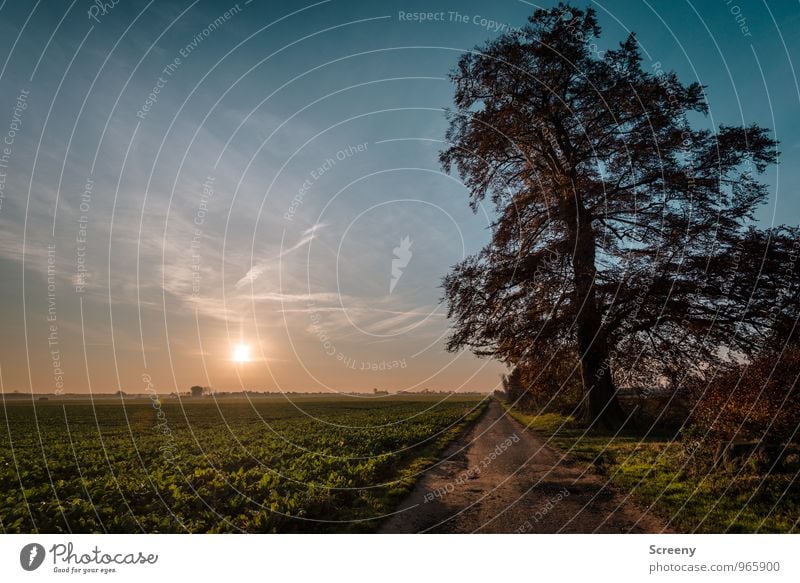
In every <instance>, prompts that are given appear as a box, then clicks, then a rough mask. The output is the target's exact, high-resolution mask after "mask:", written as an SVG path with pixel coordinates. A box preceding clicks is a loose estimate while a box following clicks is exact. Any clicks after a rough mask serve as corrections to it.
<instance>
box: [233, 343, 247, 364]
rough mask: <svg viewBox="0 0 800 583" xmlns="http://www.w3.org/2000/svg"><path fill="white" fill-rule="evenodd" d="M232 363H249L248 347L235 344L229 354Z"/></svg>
mask: <svg viewBox="0 0 800 583" xmlns="http://www.w3.org/2000/svg"><path fill="white" fill-rule="evenodd" d="M231 360H233V362H250V347H249V346H248V345H247V344H237V345H236V346H234V347H233V352H231Z"/></svg>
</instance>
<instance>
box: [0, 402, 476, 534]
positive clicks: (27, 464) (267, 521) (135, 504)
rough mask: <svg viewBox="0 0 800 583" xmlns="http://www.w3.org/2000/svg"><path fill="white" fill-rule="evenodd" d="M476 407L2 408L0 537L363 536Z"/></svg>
mask: <svg viewBox="0 0 800 583" xmlns="http://www.w3.org/2000/svg"><path fill="white" fill-rule="evenodd" d="M485 404H486V403H485V401H481V400H480V399H479V398H478V397H474V396H469V397H468V396H463V397H461V396H449V397H447V398H446V399H444V398H442V397H441V396H437V397H424V396H414V397H409V396H405V397H386V398H372V397H370V398H363V397H361V398H358V397H341V398H335V399H331V398H323V399H300V400H297V401H296V402H294V403H289V402H287V401H284V400H280V399H256V400H253V401H248V400H246V399H224V400H220V401H219V402H214V401H213V400H211V399H202V400H199V399H198V400H185V401H184V402H183V403H179V402H176V401H164V402H161V403H160V406H159V407H157V408H156V407H154V406H153V404H151V402H150V401H149V399H146V398H145V399H136V400H126V401H125V402H124V403H123V402H121V401H119V400H117V401H113V400H105V401H102V402H95V403H91V402H89V401H72V400H63V401H58V400H50V401H46V402H36V403H35V404H34V403H31V402H30V401H23V402H13V401H11V400H7V401H5V402H4V403H3V419H0V423H2V425H3V427H2V429H0V467H2V469H3V471H2V472H0V527H1V531H2V532H6V533H13V532H17V533H25V532H44V533H52V532H59V533H60V532H370V531H373V530H375V529H376V528H377V527H378V526H379V523H380V517H382V516H384V515H385V514H387V513H388V512H391V511H393V510H394V509H395V508H396V506H397V505H398V504H399V502H400V501H401V500H402V498H403V496H405V495H406V494H407V493H408V491H409V490H410V488H411V487H412V486H413V485H414V483H415V482H416V479H417V477H418V475H419V474H420V473H421V472H422V471H424V470H425V469H427V468H428V467H429V466H430V465H431V464H432V463H434V462H436V461H437V460H438V457H439V455H440V453H441V452H442V450H443V449H444V448H445V447H446V446H447V445H448V443H450V441H451V440H452V439H454V438H455V437H456V436H457V435H458V434H459V433H460V432H461V431H463V430H464V428H465V427H466V426H467V425H468V424H469V423H470V422H471V421H472V420H474V419H475V418H476V417H477V416H478V415H480V414H481V412H482V411H483V410H484V409H485Z"/></svg>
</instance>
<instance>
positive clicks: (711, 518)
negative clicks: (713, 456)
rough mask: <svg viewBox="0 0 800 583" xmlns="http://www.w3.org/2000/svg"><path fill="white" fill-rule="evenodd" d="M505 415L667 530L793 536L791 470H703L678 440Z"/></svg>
mask: <svg viewBox="0 0 800 583" xmlns="http://www.w3.org/2000/svg"><path fill="white" fill-rule="evenodd" d="M509 413H510V414H511V415H512V416H513V417H514V418H516V419H517V420H518V421H520V422H522V423H523V424H525V425H527V426H529V427H531V428H532V429H534V430H537V431H539V432H540V433H542V434H544V435H545V436H547V437H548V438H549V439H550V443H551V444H553V445H555V446H556V447H558V448H560V449H561V450H563V451H565V452H568V453H569V455H570V457H571V458H572V459H574V460H577V461H578V462H579V463H583V464H586V465H590V466H593V467H594V469H595V470H596V471H598V472H599V473H601V474H602V475H604V476H605V477H607V478H608V479H609V481H610V483H611V484H612V485H613V486H614V488H615V489H616V490H617V491H619V492H621V493H622V494H623V495H625V494H629V495H630V497H631V499H632V500H633V501H634V502H636V503H638V504H639V505H640V506H641V507H643V508H648V509H650V510H651V511H652V512H653V513H654V514H655V515H657V516H659V517H660V518H661V519H662V520H663V522H664V524H666V525H667V526H668V528H669V529H670V530H673V531H675V532H699V533H725V532H730V533H754V532H763V533H769V532H781V533H787V532H798V531H799V530H800V526H798V517H800V488H798V476H797V473H794V472H793V473H788V474H769V475H759V474H757V473H754V472H753V471H752V470H745V471H741V472H738V471H722V470H716V471H713V472H712V471H709V470H708V468H709V465H708V463H707V462H704V461H700V460H701V459H707V456H702V455H701V454H702V452H700V451H698V452H697V455H691V452H690V451H687V445H686V443H685V442H683V441H682V440H680V439H671V437H670V436H667V435H657V436H650V437H641V436H639V435H635V434H627V435H619V436H612V435H607V434H602V433H597V432H589V433H586V432H585V429H584V428H583V427H582V426H581V425H580V424H579V423H578V422H576V421H575V420H574V419H572V418H571V417H567V416H564V415H559V414H555V413H545V414H541V415H527V414H525V413H521V412H519V411H517V410H515V409H509Z"/></svg>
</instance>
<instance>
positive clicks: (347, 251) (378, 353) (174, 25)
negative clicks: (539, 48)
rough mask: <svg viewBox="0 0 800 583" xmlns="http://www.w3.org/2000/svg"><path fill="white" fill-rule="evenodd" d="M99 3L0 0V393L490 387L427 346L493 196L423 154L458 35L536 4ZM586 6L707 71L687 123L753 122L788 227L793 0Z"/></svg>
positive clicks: (648, 56) (336, 0) (487, 373)
mask: <svg viewBox="0 0 800 583" xmlns="http://www.w3.org/2000/svg"><path fill="white" fill-rule="evenodd" d="M102 4H103V3H102V2H97V3H95V2H90V1H89V0H74V1H72V2H70V1H69V0H64V1H62V2H45V1H33V0H26V1H13V2H10V1H2V2H0V140H2V143H1V144H0V321H2V325H3V334H0V377H2V390H3V391H4V392H12V391H15V390H16V391H24V392H27V391H31V390H33V391H35V392H43V393H52V392H69V393H75V392H77V393H89V392H91V393H106V392H113V391H117V390H124V391H126V392H132V393H141V392H144V391H145V389H147V388H148V387H150V386H153V385H154V386H155V387H157V390H158V391H159V392H163V393H168V392H173V391H186V390H188V388H189V386H190V385H194V384H199V385H204V386H211V387H213V388H214V389H215V390H218V391H237V390H242V389H250V390H260V391H264V390H266V391H315V392H316V391H322V392H340V391H365V392H372V391H373V389H375V388H377V389H386V390H390V391H396V390H412V391H418V390H422V389H425V388H429V389H432V390H457V391H467V390H470V391H472V390H478V391H490V390H493V389H495V388H497V386H498V383H499V378H500V374H501V373H502V372H503V371H504V370H505V369H504V367H502V366H501V365H500V364H498V363H496V362H492V361H491V360H486V359H478V358H476V357H474V356H472V355H470V354H469V353H466V352H462V353H448V352H446V351H445V350H444V339H445V338H446V336H447V333H448V321H447V318H446V307H445V305H444V304H443V303H442V290H441V288H440V287H439V286H440V283H441V278H442V277H443V276H444V275H445V274H446V273H447V272H448V269H449V267H450V266H452V265H453V264H455V263H457V262H458V261H460V260H461V259H462V258H464V257H465V256H467V255H469V254H471V253H474V252H476V251H477V250H478V249H480V248H481V247H482V246H483V245H484V244H485V243H486V242H487V240H488V238H489V230H488V225H489V222H490V221H491V217H492V209H491V208H481V209H478V212H476V213H473V212H472V211H471V210H470V208H469V206H468V204H467V202H468V198H467V190H466V189H465V187H464V186H463V185H462V184H461V182H460V180H459V179H458V177H457V176H453V175H448V174H446V173H444V172H443V171H442V169H441V167H440V166H439V163H438V160H437V155H438V152H439V150H441V149H442V148H443V146H444V144H443V142H442V140H443V138H444V132H445V130H446V127H447V122H446V118H445V110H446V108H447V107H449V106H450V105H451V103H452V94H453V87H452V84H451V83H450V81H449V80H448V78H447V75H448V72H449V71H451V70H452V68H453V67H454V65H455V63H456V61H457V59H458V57H459V55H460V54H461V53H462V52H463V51H465V50H469V49H472V48H473V47H475V46H476V45H480V44H482V43H484V42H486V41H487V40H489V39H491V38H494V37H496V36H497V35H498V34H501V33H502V32H503V31H504V30H508V29H509V28H512V27H519V26H522V25H524V24H525V20H526V18H527V16H528V15H530V14H531V13H532V12H533V10H534V9H535V7H536V6H539V5H537V4H534V3H531V2H522V1H519V0H499V1H497V2H492V3H486V2H471V1H460V2H455V1H451V2H449V3H448V2H439V1H438V0H436V1H433V2H430V1H429V2H408V1H398V2H395V1H389V2H366V1H352V0H328V1H317V2H314V1H307V0H302V1H301V0H298V1H294V2H267V1H265V0H252V1H249V2H247V1H244V0H242V1H240V2H238V3H235V2H220V1H211V0H196V1H183V2H171V1H160V0H155V1H152V2H147V1H139V0H118V2H116V4H114V3H113V2H107V3H106V4H105V6H102ZM587 4H588V3H579V4H577V5H579V6H585V5H587ZM551 5H552V3H543V4H541V5H540V6H551ZM591 5H592V6H594V7H595V9H596V10H597V11H598V16H599V19H600V23H601V26H602V28H603V36H602V37H601V39H599V40H598V41H597V45H598V50H605V49H607V48H611V47H613V46H615V45H616V43H618V42H619V41H620V40H622V39H623V38H624V36H625V35H627V33H628V31H631V30H632V31H635V32H636V33H637V35H638V40H639V43H640V46H641V48H642V52H643V56H644V59H643V66H644V67H645V68H654V67H656V66H660V67H661V68H662V69H666V70H669V69H673V70H675V71H677V72H678V74H679V75H680V77H681V79H682V80H683V81H684V82H687V83H688V82H692V81H699V82H700V83H702V84H703V85H705V86H706V87H707V90H706V96H707V101H708V104H709V116H708V117H707V118H705V119H702V120H697V121H698V123H700V124H707V125H709V126H710V127H717V126H719V125H720V124H727V125H737V124H743V123H757V124H760V125H763V126H766V127H769V128H771V129H772V130H773V132H774V136H775V138H776V139H778V140H779V141H780V143H781V146H780V150H781V156H780V163H779V164H778V165H776V166H774V167H772V168H770V169H769V170H768V172H767V174H766V175H765V176H764V180H765V181H766V182H767V183H768V184H769V185H770V193H771V194H770V201H769V203H768V204H767V205H765V206H764V207H763V208H762V209H760V211H759V216H758V219H759V222H760V223H761V225H762V226H768V225H771V224H780V223H792V224H797V223H798V219H800V202H799V201H798V197H797V196H796V185H797V183H798V178H800V139H799V138H798V136H800V127H798V126H799V125H800V115H798V111H800V109H799V108H798V105H800V90H799V89H798V80H797V74H796V71H795V68H794V63H795V61H797V57H798V55H800V4H798V3H796V2H789V1H784V2H770V3H766V2H756V1H745V0H730V1H728V0H720V1H718V2H716V1H711V0H707V1H702V2H694V3H691V2H680V1H675V2H673V1H669V2H667V1H660V2H658V1H650V2H646V1H641V2H637V1H624V2H623V1H615V2H602V3H601V2H593V3H591ZM420 12H422V13H424V14H425V15H426V17H425V18H424V19H422V18H419V17H416V16H413V15H414V14H415V13H420ZM657 63H658V64H659V65H656V64H657Z"/></svg>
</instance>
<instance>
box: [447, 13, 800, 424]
mask: <svg viewBox="0 0 800 583" xmlns="http://www.w3.org/2000/svg"><path fill="white" fill-rule="evenodd" d="M600 34H601V31H600V27H599V25H598V22H597V18H596V14H595V12H594V10H593V9H591V8H589V9H587V10H579V9H577V8H574V7H570V6H567V5H563V4H561V5H559V6H558V7H556V8H553V9H549V10H537V11H536V12H535V13H534V14H533V16H531V17H530V19H529V24H528V25H527V26H526V27H525V28H524V29H522V30H521V31H518V32H513V33H509V34H505V35H503V36H500V37H499V38H497V39H496V40H493V41H491V42H489V43H487V44H486V45H485V46H483V47H480V48H479V49H476V50H475V51H471V52H468V53H466V54H464V55H463V56H462V57H461V58H460V60H459V62H458V65H457V68H456V69H455V70H454V72H453V74H452V76H451V77H452V80H453V82H454V84H455V98H454V101H455V108H454V109H453V110H452V111H451V112H450V126H449V130H448V134H447V138H448V141H449V143H450V146H449V147H448V148H447V149H445V150H444V151H443V152H442V153H441V155H440V159H441V162H442V164H443V166H444V167H445V168H446V169H447V170H451V169H455V170H457V172H458V173H459V175H460V176H461V177H462V179H463V180H464V182H465V184H466V185H467V187H468V189H469V193H470V203H471V205H472V206H473V208H474V209H477V208H478V206H479V205H480V204H482V203H483V202H484V201H486V200H489V201H491V202H492V203H493V205H494V207H495V211H496V217H497V218H496V221H495V222H494V223H493V225H492V233H491V241H490V242H489V243H488V244H487V245H486V246H485V247H484V248H483V249H482V250H481V251H480V252H479V253H477V254H475V255H473V256H470V257H468V258H466V259H465V260H464V261H462V262H461V263H459V264H457V265H456V266H455V267H454V268H453V269H452V271H451V273H450V274H449V275H448V276H447V277H446V278H445V279H444V290H445V299H446V300H447V302H448V307H449V316H450V318H451V319H452V321H453V324H454V330H453V333H452V335H451V337H450V339H449V344H448V347H449V349H451V350H460V349H463V348H469V349H471V350H473V351H474V352H476V353H477V354H480V355H486V356H491V357H495V358H498V359H500V360H502V361H503V362H506V363H508V364H510V365H518V364H524V363H526V362H528V361H530V360H531V359H532V358H533V355H536V357H537V358H540V357H541V355H542V354H554V353H558V352H559V351H570V350H571V351H575V352H576V353H577V354H578V356H579V359H580V363H581V375H582V382H583V386H584V393H585V404H586V413H587V416H588V418H589V419H591V420H593V421H596V422H597V423H598V424H601V425H606V426H610V427H616V426H618V425H619V424H620V423H621V422H622V420H623V418H624V416H623V413H622V411H621V409H620V407H619V405H618V403H617V400H616V390H617V386H621V385H623V384H636V383H642V382H652V381H654V380H655V379H657V378H661V377H667V378H670V379H679V378H680V377H681V376H682V375H685V374H686V373H691V374H702V371H703V370H704V369H706V368H707V367H708V366H709V365H710V364H713V363H714V362H717V361H720V359H725V358H727V357H730V355H732V354H735V355H743V356H744V355H748V354H752V353H753V352H754V351H756V350H757V349H758V347H759V346H761V345H763V343H764V342H765V341H766V339H767V338H769V337H770V336H771V335H773V336H774V334H776V332H775V331H774V330H775V328H776V323H777V322H778V320H780V318H775V309H774V299H775V295H774V294H775V293H776V290H778V289H780V290H788V291H787V292H786V296H785V298H784V299H786V300H787V301H786V305H787V306H790V307H788V308H783V307H781V308H779V309H780V310H782V311H783V310H784V309H785V310H789V311H790V312H791V313H796V310H795V308H794V307H793V306H792V302H791V301H789V299H790V297H795V299H796V293H797V288H796V284H795V282H796V280H797V277H796V276H797V270H796V268H795V266H794V263H793V262H792V263H791V267H789V268H787V263H786V261H788V260H789V259H790V254H791V250H792V249H794V246H793V245H794V241H796V239H797V235H798V232H797V230H796V229H790V228H782V229H777V230H774V231H768V232H765V231H760V230H757V229H755V228H754V227H753V226H752V221H753V219H754V213H755V211H756V209H757V208H758V206H759V205H760V204H761V203H762V202H763V201H764V200H765V198H766V196H767V189H766V186H765V185H764V184H763V183H762V182H760V181H759V180H758V179H757V175H758V174H760V173H763V172H764V171H765V169H766V168H767V166H768V165H769V164H772V163H774V162H775V161H776V159H777V151H776V146H777V144H776V142H775V141H774V140H773V139H772V138H771V137H770V133H769V131H768V130H766V129H764V128H761V127H758V126H755V125H749V126H746V127H733V126H720V127H718V128H710V127H702V126H699V125H698V124H697V123H692V121H696V119H695V118H698V117H701V116H703V115H704V114H706V113H707V104H706V102H705V93H704V87H702V86H701V85H699V84H698V83H689V84H684V83H682V82H681V81H680V80H679V79H678V77H677V75H676V74H675V73H673V72H665V71H663V70H662V69H661V67H660V65H658V64H656V65H653V66H650V67H649V70H647V69H645V68H644V67H643V64H642V58H641V55H640V52H639V49H638V45H637V41H636V37H635V36H634V35H633V34H631V35H630V36H629V37H628V38H627V39H625V40H624V41H623V42H622V43H620V45H619V48H617V49H615V50H609V51H606V52H604V53H600V52H598V51H597V50H596V45H595V44H593V43H592V42H591V41H593V40H594V39H596V38H598V37H599V36H600ZM793 286H795V287H793ZM793 294H794V296H793ZM781 297H783V296H781ZM794 305H796V301H795V302H794ZM792 310H795V312H792ZM783 315H784V316H785V315H786V314H783ZM782 317H783V316H782Z"/></svg>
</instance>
